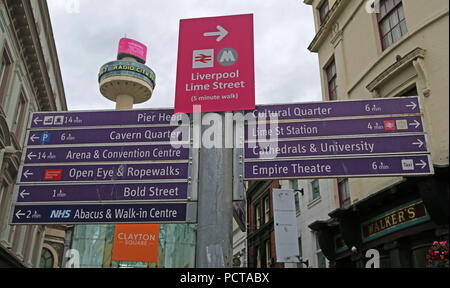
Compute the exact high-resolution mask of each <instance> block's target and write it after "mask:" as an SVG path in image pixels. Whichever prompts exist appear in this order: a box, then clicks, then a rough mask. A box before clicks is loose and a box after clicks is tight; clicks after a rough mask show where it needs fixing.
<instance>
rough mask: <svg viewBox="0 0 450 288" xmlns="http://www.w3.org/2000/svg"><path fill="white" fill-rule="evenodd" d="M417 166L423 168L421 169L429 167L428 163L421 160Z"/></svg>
mask: <svg viewBox="0 0 450 288" xmlns="http://www.w3.org/2000/svg"><path fill="white" fill-rule="evenodd" d="M416 166H421V167H420V169H424V168H425V167H427V162H425V161H423V160H420V163H416Z"/></svg>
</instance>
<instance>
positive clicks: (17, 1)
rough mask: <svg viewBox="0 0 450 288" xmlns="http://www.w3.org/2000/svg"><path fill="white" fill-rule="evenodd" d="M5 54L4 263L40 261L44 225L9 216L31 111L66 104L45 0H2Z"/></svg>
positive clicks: (0, 242)
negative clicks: (18, 221) (13, 220)
mask: <svg viewBox="0 0 450 288" xmlns="http://www.w3.org/2000/svg"><path fill="white" fill-rule="evenodd" d="M0 57H1V59H0V267H38V266H39V265H40V262H41V261H40V260H41V251H42V247H43V245H44V238H45V233H46V230H45V229H46V228H45V226H42V225H9V220H10V216H11V215H10V213H12V212H11V211H12V205H13V202H14V199H13V190H14V183H15V182H16V177H17V173H18V168H19V165H20V162H21V158H22V151H23V143H24V139H25V136H26V128H27V124H28V120H29V116H30V113H31V112H37V111H58V110H67V104H66V99H65V94H64V88H63V84H62V77H61V72H60V68H59V62H58V57H57V53H56V47H55V42H54V39H53V32H52V28H51V23H50V16H49V12H48V7H47V3H46V1H30V0H2V1H0ZM59 236H61V237H62V236H63V235H61V234H59ZM50 246H51V245H50ZM53 250H54V251H52V252H55V251H56V250H55V249H53ZM52 252H50V254H46V255H47V256H46V257H47V258H48V259H49V262H48V263H50V262H51V263H52V267H54V265H55V263H58V261H59V262H61V261H60V260H57V259H62V255H59V254H57V253H56V254H55V253H53V254H52ZM51 257H52V258H51ZM55 258H56V259H55Z"/></svg>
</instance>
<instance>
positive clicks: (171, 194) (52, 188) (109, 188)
mask: <svg viewBox="0 0 450 288" xmlns="http://www.w3.org/2000/svg"><path fill="white" fill-rule="evenodd" d="M187 189H188V183H187V182H182V183H145V182H141V183H123V184H122V183H121V184H78V185H73V184H69V185H64V184H59V185H33V186H27V185H20V186H17V202H20V203H31V202H102V201H155V200H156V201H161V200H186V199H187Z"/></svg>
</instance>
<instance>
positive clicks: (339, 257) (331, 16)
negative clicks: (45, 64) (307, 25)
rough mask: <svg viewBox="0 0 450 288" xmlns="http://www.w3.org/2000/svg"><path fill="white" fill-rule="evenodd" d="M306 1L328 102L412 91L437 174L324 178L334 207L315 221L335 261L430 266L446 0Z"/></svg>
mask: <svg viewBox="0 0 450 288" xmlns="http://www.w3.org/2000/svg"><path fill="white" fill-rule="evenodd" d="M304 3H305V4H307V5H311V7H312V10H313V13H314V19H315V29H316V36H315V37H314V39H313V40H312V42H311V44H310V46H309V47H308V49H309V50H310V51H311V52H313V53H317V54H318V58H319V65H320V68H321V75H320V76H321V84H322V94H323V95H322V96H323V100H324V101H339V100H350V99H369V98H387V97H402V96H418V97H419V99H420V103H421V106H422V107H421V108H422V111H423V120H424V123H425V131H426V133H427V137H428V141H429V142H428V144H429V147H428V148H429V150H430V151H431V157H432V161H433V166H434V167H433V168H434V175H432V176H427V177H382V178H352V179H333V180H330V181H331V182H330V183H331V184H330V190H329V191H328V192H327V193H323V194H321V196H322V197H323V195H329V196H328V197H330V203H331V210H330V211H328V215H327V217H324V215H322V217H321V218H318V219H316V220H315V221H313V222H312V223H305V224H306V225H308V227H309V228H310V229H311V230H313V231H314V233H316V235H317V238H318V244H319V246H320V248H321V249H320V250H321V251H322V252H323V254H324V255H325V256H326V258H327V259H328V260H329V261H330V266H332V267H365V265H366V264H367V263H368V260H369V259H370V258H369V257H366V255H365V253H366V252H367V251H368V250H370V249H374V250H376V251H377V252H378V253H379V255H380V259H381V260H380V266H381V267H426V266H427V265H428V264H427V262H426V253H427V250H428V249H430V247H431V244H432V243H433V242H434V241H439V240H441V241H442V240H448V220H449V218H448V215H449V214H448V211H449V189H448V179H447V176H446V175H448V163H449V152H448V147H449V126H448V119H449V109H448V107H449V84H448V83H449V81H448V79H449V71H448V70H449V55H448V50H449V38H448V25H449V23H448V12H449V2H448V1H446V0H436V1H427V2H426V3H424V2H423V1H401V0H376V1H363V0H359V1H345V0H304Z"/></svg>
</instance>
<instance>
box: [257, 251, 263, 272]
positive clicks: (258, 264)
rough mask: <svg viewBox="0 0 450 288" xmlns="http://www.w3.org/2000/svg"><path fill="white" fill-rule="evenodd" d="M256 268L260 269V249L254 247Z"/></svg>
mask: <svg viewBox="0 0 450 288" xmlns="http://www.w3.org/2000/svg"><path fill="white" fill-rule="evenodd" d="M256 268H262V265H261V248H260V247H256Z"/></svg>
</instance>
